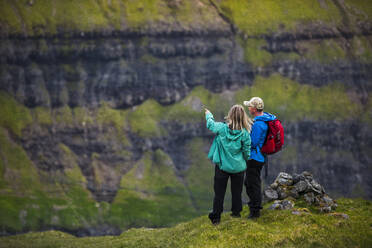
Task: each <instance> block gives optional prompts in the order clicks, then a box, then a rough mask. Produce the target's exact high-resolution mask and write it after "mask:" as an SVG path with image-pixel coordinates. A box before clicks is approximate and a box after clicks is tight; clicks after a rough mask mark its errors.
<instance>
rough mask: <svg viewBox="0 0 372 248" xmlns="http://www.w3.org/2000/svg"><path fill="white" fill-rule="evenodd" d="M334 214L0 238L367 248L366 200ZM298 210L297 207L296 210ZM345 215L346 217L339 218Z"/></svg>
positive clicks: (6, 241) (267, 213) (284, 213)
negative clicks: (114, 232) (113, 232)
mask: <svg viewBox="0 0 372 248" xmlns="http://www.w3.org/2000/svg"><path fill="white" fill-rule="evenodd" d="M337 202H338V205H339V207H338V210H337V211H339V212H338V213H333V214H321V213H315V212H312V211H311V210H310V211H309V210H307V211H308V212H306V211H305V210H304V209H303V208H301V207H300V206H296V205H295V207H296V208H297V207H300V209H299V211H304V212H305V214H302V215H295V214H292V210H281V211H277V210H268V209H267V207H268V205H266V206H264V208H265V209H264V210H263V211H262V216H261V217H260V218H259V219H257V220H256V221H252V220H247V219H246V217H247V216H248V213H249V210H248V208H246V207H245V208H244V209H243V212H242V216H243V218H240V219H236V218H232V217H230V215H229V214H228V213H226V214H223V215H222V218H221V223H220V224H219V225H218V226H214V225H212V224H211V223H210V221H209V219H208V217H207V216H203V217H200V218H196V219H194V220H192V221H189V222H186V223H181V224H179V225H177V226H175V227H171V228H159V229H148V228H139V229H136V228H132V229H130V230H129V231H126V232H124V233H122V235H120V236H116V237H113V236H103V237H85V238H75V237H73V236H71V235H68V234H65V233H62V232H56V231H49V232H40V233H28V234H22V235H17V236H10V237H1V238H0V241H1V242H0V247H10V246H11V247H51V246H53V247H77V246H78V247H106V246H110V247H192V246H195V247H232V246H233V247H253V246H254V247H354V246H355V247H370V246H371V245H372V238H371V237H372V230H371V228H370V224H371V221H372V220H371V216H370V212H371V207H372V204H371V202H370V201H366V200H362V199H345V198H340V199H338V200H337ZM301 209H302V210H301ZM343 214H347V215H348V216H349V218H344V217H343Z"/></svg>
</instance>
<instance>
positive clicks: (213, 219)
mask: <svg viewBox="0 0 372 248" xmlns="http://www.w3.org/2000/svg"><path fill="white" fill-rule="evenodd" d="M208 218H209V219H210V220H211V222H212V224H213V225H218V224H219V223H220V221H221V217H220V216H217V215H216V214H214V213H210V214H209V215H208Z"/></svg>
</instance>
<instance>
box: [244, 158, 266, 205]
mask: <svg viewBox="0 0 372 248" xmlns="http://www.w3.org/2000/svg"><path fill="white" fill-rule="evenodd" d="M263 165H264V163H261V162H258V161H256V160H253V159H251V160H248V161H247V170H246V176H245V182H244V184H245V187H246V191H247V195H248V197H249V203H248V206H249V209H250V210H251V211H255V210H256V211H259V210H260V209H262V206H261V204H262V192H261V169H262V167H263Z"/></svg>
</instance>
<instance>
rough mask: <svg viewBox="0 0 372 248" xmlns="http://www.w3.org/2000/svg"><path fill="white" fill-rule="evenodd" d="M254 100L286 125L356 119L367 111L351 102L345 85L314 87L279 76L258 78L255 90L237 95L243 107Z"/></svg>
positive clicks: (245, 90) (242, 91) (239, 92)
mask: <svg viewBox="0 0 372 248" xmlns="http://www.w3.org/2000/svg"><path fill="white" fill-rule="evenodd" d="M253 96H260V97H261V98H262V99H263V100H264V102H265V111H268V112H271V113H274V114H276V115H278V116H279V118H281V119H283V120H286V121H290V120H291V121H296V120H304V119H310V120H345V119H352V118H355V117H356V116H358V115H359V114H360V113H361V111H362V109H363V106H362V105H361V104H360V103H357V102H353V101H352V100H351V98H350V97H349V96H348V94H347V89H346V87H345V86H344V85H342V84H339V83H334V84H330V85H326V86H322V87H314V86H311V85H305V84H300V83H297V82H295V81H292V80H290V79H288V78H285V77H282V76H280V75H278V74H274V75H271V76H270V77H268V78H265V77H257V78H256V80H255V82H254V84H253V85H252V86H251V87H250V86H245V87H244V88H243V89H241V90H239V91H238V92H237V93H236V102H240V103H241V102H243V101H244V100H249V99H250V98H251V97H253ZM340 108H342V111H340Z"/></svg>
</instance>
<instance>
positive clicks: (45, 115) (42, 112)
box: [31, 107, 53, 125]
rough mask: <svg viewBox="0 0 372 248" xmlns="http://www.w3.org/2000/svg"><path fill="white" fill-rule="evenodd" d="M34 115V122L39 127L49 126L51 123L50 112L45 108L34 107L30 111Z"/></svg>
mask: <svg viewBox="0 0 372 248" xmlns="http://www.w3.org/2000/svg"><path fill="white" fill-rule="evenodd" d="M31 111H32V113H33V115H34V118H35V119H34V120H35V121H36V122H37V123H38V124H40V125H51V124H52V123H53V119H52V114H51V112H52V111H51V110H50V109H49V108H45V107H36V108H35V109H33V110H31Z"/></svg>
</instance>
